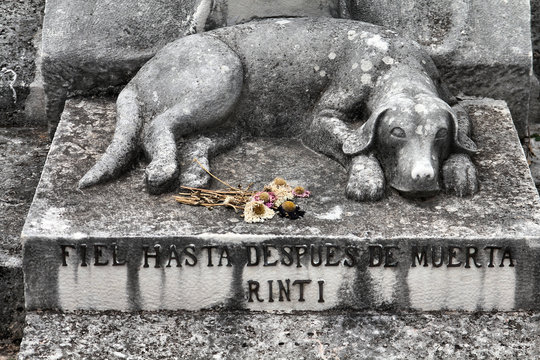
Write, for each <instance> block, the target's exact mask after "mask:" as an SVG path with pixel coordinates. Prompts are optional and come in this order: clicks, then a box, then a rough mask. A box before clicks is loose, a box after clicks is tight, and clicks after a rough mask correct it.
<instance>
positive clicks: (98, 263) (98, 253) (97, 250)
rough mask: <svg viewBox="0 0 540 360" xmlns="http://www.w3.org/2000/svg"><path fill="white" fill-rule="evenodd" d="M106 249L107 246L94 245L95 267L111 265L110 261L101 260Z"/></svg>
mask: <svg viewBox="0 0 540 360" xmlns="http://www.w3.org/2000/svg"><path fill="white" fill-rule="evenodd" d="M104 247H105V245H99V244H94V266H105V265H108V264H109V260H106V261H104V262H101V261H100V259H99V258H100V257H102V256H103V248H104Z"/></svg>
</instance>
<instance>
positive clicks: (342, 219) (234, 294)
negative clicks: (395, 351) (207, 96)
mask: <svg viewBox="0 0 540 360" xmlns="http://www.w3.org/2000/svg"><path fill="white" fill-rule="evenodd" d="M463 105H464V106H465V108H466V109H467V110H468V112H469V114H470V115H471V117H472V121H473V128H474V134H473V135H474V136H473V138H474V139H475V141H476V142H477V145H478V147H479V148H480V149H481V150H480V152H479V154H478V155H476V156H475V157H474V162H475V164H476V166H477V169H478V174H479V179H480V189H481V190H480V192H479V193H478V194H476V195H475V196H473V197H470V198H457V197H455V196H452V195H446V194H440V195H438V196H436V197H434V198H431V199H428V200H425V201H421V200H408V199H406V198H403V197H401V196H399V194H398V193H396V192H395V191H393V190H388V191H387V196H386V197H385V199H384V200H382V201H380V202H376V203H357V202H353V201H349V200H347V199H346V198H345V196H344V189H345V184H346V180H347V174H346V173H345V171H344V170H343V168H341V167H340V166H339V165H338V164H337V163H335V162H334V161H332V160H330V159H328V158H326V157H324V156H322V155H320V154H317V153H314V152H313V151H311V150H309V149H307V148H305V147H304V146H303V145H302V144H301V143H300V142H298V141H295V140H290V139H256V140H248V141H246V142H244V143H242V144H241V145H239V146H238V147H236V148H235V149H232V150H230V151H228V152H226V153H222V154H219V155H218V156H217V157H216V158H215V159H213V160H211V166H212V172H213V173H214V174H216V175H217V176H219V177H220V178H222V179H224V180H226V181H228V182H229V183H232V184H244V185H247V184H249V183H254V185H253V188H255V189H257V188H262V186H263V185H264V184H265V183H268V182H270V181H271V180H272V179H273V178H274V177H276V176H281V177H284V178H285V179H288V180H289V181H290V182H291V183H293V184H298V185H304V186H305V187H306V188H308V189H309V190H311V191H312V197H311V198H308V199H302V200H303V201H301V202H299V204H300V206H301V207H302V209H303V210H305V211H306V214H305V216H304V217H303V218H301V219H299V220H295V221H291V220H289V219H284V218H279V217H276V218H274V219H272V220H268V221H266V222H264V223H260V224H248V223H245V222H243V220H242V218H241V217H239V215H238V214H235V213H234V212H233V211H232V210H228V209H214V210H213V211H211V212H210V211H208V210H206V209H204V208H202V207H190V206H187V205H180V204H178V203H176V202H175V201H174V199H173V198H172V194H166V195H162V196H153V195H149V194H147V193H146V192H145V187H144V184H143V171H144V169H143V168H144V167H143V166H139V167H137V168H136V169H134V170H132V171H130V172H129V173H128V174H126V175H125V176H123V177H122V178H120V179H119V180H116V181H113V182H111V183H108V184H105V185H99V186H95V187H91V188H89V189H85V190H84V191H80V190H78V189H77V183H78V181H79V179H80V178H81V177H82V176H83V174H84V173H85V172H86V171H87V170H88V169H89V168H90V167H91V166H92V165H93V163H94V162H95V160H96V159H97V158H98V157H99V156H100V154H101V153H102V152H103V151H104V149H105V148H106V146H107V144H108V143H109V141H110V138H111V136H112V131H113V128H114V119H115V110H114V103H113V101H111V100H108V99H94V100H89V99H78V100H70V101H69V102H68V103H67V105H66V108H65V111H64V114H63V117H62V120H61V123H60V126H59V128H58V132H57V133H56V137H55V139H54V142H53V144H52V146H51V151H50V154H49V157H48V159H47V163H46V165H45V169H44V171H43V175H42V178H41V182H40V184H39V186H38V189H37V191H36V196H35V198H34V202H33V204H32V207H31V209H30V212H29V215H28V218H27V221H26V224H25V227H24V230H23V234H22V237H23V242H24V264H23V267H24V273H25V295H26V299H25V300H26V307H27V309H29V310H39V309H62V310H66V311H73V310H122V311H138V310H165V309H166V310H201V309H227V310H235V309H248V310H257V311H277V312H283V311H285V312H290V311H298V310H310V311H320V310H331V309H355V310H357V309H385V308H394V309H415V310H441V309H449V310H467V311H476V310H486V311H487V310H505V311H510V310H519V309H521V310H532V309H540V299H539V298H538V296H537V294H538V292H539V289H540V270H539V269H540V267H539V266H540V265H539V263H538V258H539V257H540V211H539V210H540V201H539V199H538V194H537V192H536V189H535V187H534V184H533V181H532V179H531V174H530V171H529V169H528V166H527V163H526V160H525V157H524V154H523V150H522V148H521V146H520V143H519V140H518V136H517V134H516V132H515V128H514V126H513V123H512V119H511V116H510V113H509V111H508V108H507V107H506V105H505V103H504V102H502V101H493V100H470V101H465V102H463ZM189 160H190V159H184V160H183V161H184V162H187V161H189ZM214 186H217V185H214Z"/></svg>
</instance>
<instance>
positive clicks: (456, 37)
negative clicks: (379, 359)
mask: <svg viewBox="0 0 540 360" xmlns="http://www.w3.org/2000/svg"><path fill="white" fill-rule="evenodd" d="M145 4H147V5H145V6H144V7H143V8H141V9H139V8H134V7H133V6H131V2H129V1H120V2H119V1H114V2H111V1H109V0H93V1H90V2H88V1H83V2H80V4H79V1H65V0H54V1H49V2H48V3H47V8H48V10H47V16H46V19H45V24H44V32H43V50H44V62H43V75H44V82H45V90H46V92H47V94H48V96H49V105H48V106H49V110H48V114H49V115H48V116H49V120H50V122H51V125H52V127H53V129H54V127H55V126H56V125H55V124H56V122H57V121H58V119H59V114H60V112H61V109H62V106H63V101H64V99H65V97H66V96H67V95H70V94H73V93H88V92H89V91H91V90H94V91H95V90H98V89H101V90H103V89H105V88H107V87H110V86H118V85H123V84H125V83H126V82H127V81H128V80H129V78H130V77H131V76H132V75H133V74H134V73H135V72H136V71H137V70H138V69H139V67H140V66H141V65H142V64H143V63H144V62H145V61H146V60H147V59H149V58H150V57H151V56H152V55H153V54H155V52H156V51H157V49H159V48H160V47H161V46H163V45H164V44H166V43H167V42H170V41H172V40H173V39H175V38H177V37H178V36H181V35H183V34H185V33H186V31H188V30H190V29H197V30H200V31H202V30H203V29H204V28H205V27H206V28H215V27H220V26H225V25H232V24H235V23H237V22H244V21H247V20H249V19H252V18H257V17H264V16H299V15H303V16H305V15H307V16H315V15H317V16H334V17H351V18H353V19H357V20H364V21H367V22H371V23H376V24H380V25H384V26H389V27H392V28H394V29H396V30H398V31H400V32H401V33H402V34H403V35H405V36H408V37H410V38H412V39H414V40H417V41H419V42H420V43H421V44H422V45H424V46H425V47H426V49H428V51H430V53H431V54H432V55H433V57H434V59H435V60H436V62H437V64H438V66H439V68H440V69H441V70H442V74H443V76H444V78H445V79H446V80H448V81H447V82H448V83H449V84H450V85H451V87H452V90H453V91H454V92H455V93H463V94H465V95H473V96H487V97H491V98H500V99H503V100H506V101H507V103H508V104H509V107H510V109H511V111H512V114H513V117H514V120H515V122H516V126H517V129H518V133H519V135H520V136H521V137H523V136H525V134H526V125H527V116H528V111H529V110H528V109H529V95H530V80H531V79H530V69H531V62H532V55H531V45H530V7H529V2H528V1H525V0H520V1H513V2H498V1H493V2H490V1H484V0H460V1H451V0H444V1H437V2H432V1H412V0H410V1H409V0H407V1H400V2H395V1H382V2H381V1H374V0H351V1H338V0H318V1H307V0H282V1H279V2H278V4H274V3H273V4H272V6H271V7H269V6H268V5H267V3H266V2H264V1H255V2H253V1H250V2H246V1H245V0H222V1H216V2H211V1H208V0H201V1H195V0H190V1H188V2H182V3H179V2H178V0H170V1H169V2H160V3H159V4H154V3H153V2H146V3H145ZM139 6H142V5H139ZM147 24H151V26H147ZM118 29H121V31H118ZM83 34H84V35H83Z"/></svg>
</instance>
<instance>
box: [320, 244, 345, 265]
mask: <svg viewBox="0 0 540 360" xmlns="http://www.w3.org/2000/svg"><path fill="white" fill-rule="evenodd" d="M336 249H339V246H336V245H332V244H326V264H324V266H338V265H339V263H340V262H341V260H338V261H337V262H332V260H333V259H334V256H336V252H335V250H336Z"/></svg>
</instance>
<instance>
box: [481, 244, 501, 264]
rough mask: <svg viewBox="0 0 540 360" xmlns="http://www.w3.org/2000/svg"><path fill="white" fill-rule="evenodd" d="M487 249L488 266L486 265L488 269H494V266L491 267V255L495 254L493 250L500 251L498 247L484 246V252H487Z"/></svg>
mask: <svg viewBox="0 0 540 360" xmlns="http://www.w3.org/2000/svg"><path fill="white" fill-rule="evenodd" d="M488 249H489V264H488V267H495V265H493V253H494V252H495V250H500V249H501V248H500V247H498V246H486V247H485V248H484V250H488Z"/></svg>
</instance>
